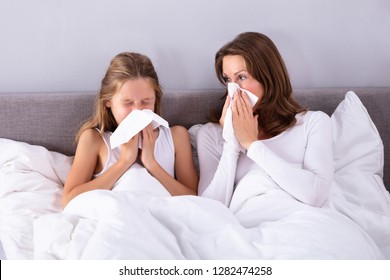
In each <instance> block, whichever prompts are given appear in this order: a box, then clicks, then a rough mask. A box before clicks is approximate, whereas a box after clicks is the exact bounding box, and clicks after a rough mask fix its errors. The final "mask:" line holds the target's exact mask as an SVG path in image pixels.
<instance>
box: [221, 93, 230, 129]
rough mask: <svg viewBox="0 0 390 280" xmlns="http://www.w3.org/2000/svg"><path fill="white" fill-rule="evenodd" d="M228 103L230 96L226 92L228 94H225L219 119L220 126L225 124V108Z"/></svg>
mask: <svg viewBox="0 0 390 280" xmlns="http://www.w3.org/2000/svg"><path fill="white" fill-rule="evenodd" d="M229 105H230V96H229V94H228V95H227V96H226V100H225V104H224V105H223V109H222V115H221V118H220V119H219V124H220V125H221V126H222V127H223V126H224V124H225V116H226V111H227V108H228V107H229Z"/></svg>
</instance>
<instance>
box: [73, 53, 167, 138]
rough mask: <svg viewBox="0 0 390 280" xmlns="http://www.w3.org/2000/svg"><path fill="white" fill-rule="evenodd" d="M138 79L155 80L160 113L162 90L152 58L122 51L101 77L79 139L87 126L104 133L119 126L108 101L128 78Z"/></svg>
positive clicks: (155, 105)
mask: <svg viewBox="0 0 390 280" xmlns="http://www.w3.org/2000/svg"><path fill="white" fill-rule="evenodd" d="M136 79H147V80H149V81H150V82H151V83H152V85H153V87H154V91H155V94H156V101H155V104H154V112H155V113H156V114H159V115H161V97H162V90H161V86H160V84H159V81H158V76H157V73H156V71H155V69H154V67H153V64H152V61H151V60H150V59H149V58H148V57H147V56H145V55H142V54H139V53H133V52H123V53H120V54H118V55H116V56H115V57H114V58H113V59H112V60H111V63H110V66H109V67H108V69H107V72H106V75H105V76H104V78H103V80H102V83H101V88H100V92H99V94H98V95H97V96H96V99H95V105H94V113H93V116H92V117H91V118H89V119H88V120H87V121H86V122H85V123H84V124H83V125H82V126H81V127H80V129H79V131H78V132H77V134H76V142H77V141H78V140H79V138H80V135H81V134H82V133H83V132H84V131H85V130H87V129H90V128H97V129H99V131H100V133H101V134H103V133H104V132H105V131H114V130H115V129H116V128H117V127H118V124H117V123H116V121H115V118H114V116H113V115H112V112H111V109H110V108H108V107H107V106H106V104H107V102H108V101H110V100H111V98H112V97H113V96H114V94H116V93H117V92H118V91H119V90H120V88H121V87H122V86H123V84H124V83H125V82H126V81H128V80H136Z"/></svg>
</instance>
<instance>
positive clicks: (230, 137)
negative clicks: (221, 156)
mask: <svg viewBox="0 0 390 280" xmlns="http://www.w3.org/2000/svg"><path fill="white" fill-rule="evenodd" d="M238 89H240V90H241V91H242V92H245V93H246V94H247V95H248V97H249V101H250V103H251V104H252V107H253V106H255V104H256V102H257V100H258V99H259V98H258V97H257V96H256V95H254V94H253V93H251V92H250V91H248V90H245V89H242V88H240V86H239V85H238V84H236V83H228V95H229V96H228V97H227V98H230V101H232V99H233V95H234V93H235V92H236V91H237V90H238ZM231 105H232V103H230V104H229V107H228V108H227V110H226V115H225V120H224V126H223V132H222V136H223V139H224V140H225V141H226V142H227V143H231V144H233V145H235V146H238V147H239V149H240V151H245V149H244V148H243V147H242V146H241V145H240V144H239V143H238V140H237V138H236V136H235V135H234V129H233V119H232V109H231Z"/></svg>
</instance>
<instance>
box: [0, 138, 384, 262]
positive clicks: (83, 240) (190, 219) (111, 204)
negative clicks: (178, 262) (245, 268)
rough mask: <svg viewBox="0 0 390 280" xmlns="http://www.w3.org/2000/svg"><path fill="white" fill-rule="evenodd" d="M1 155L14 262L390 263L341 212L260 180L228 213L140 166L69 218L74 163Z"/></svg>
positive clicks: (6, 233)
mask: <svg viewBox="0 0 390 280" xmlns="http://www.w3.org/2000/svg"><path fill="white" fill-rule="evenodd" d="M0 147H1V155H0V165H1V169H0V171H1V172H0V238H1V242H2V244H3V247H4V251H5V254H6V256H7V258H8V259H32V258H36V259H381V258H388V257H389V256H384V255H383V253H382V252H381V251H380V250H379V249H378V246H377V244H376V243H375V241H374V240H373V238H372V237H371V235H372V234H373V232H371V233H370V234H369V233H368V232H367V231H366V230H363V227H362V226H361V225H359V224H358V223H357V222H354V221H353V220H352V219H350V218H348V217H347V216H345V215H344V214H341V213H340V212H338V211H336V210H335V209H331V208H329V209H320V208H313V207H310V206H307V205H304V204H302V203H299V202H297V201H296V200H294V199H293V198H292V197H290V196H289V195H288V194H286V193H285V192H284V191H282V190H281V189H279V188H278V187H277V186H275V185H274V184H273V182H272V181H271V180H269V178H268V177H267V176H264V175H263V174H259V173H254V174H250V176H248V177H247V178H248V179H247V182H243V183H242V184H241V185H240V186H239V187H238V188H237V191H236V193H235V196H234V198H233V201H232V207H231V209H227V208H226V207H225V206H223V205H222V204H221V203H219V202H217V201H214V200H211V199H207V198H202V197H196V196H180V197H170V196H169V195H167V194H166V192H165V190H164V189H163V187H162V186H161V185H160V184H159V183H158V181H157V180H155V179H154V178H152V177H150V175H149V174H148V173H147V172H146V170H145V169H143V168H140V167H139V166H135V168H134V169H131V171H130V173H131V174H130V175H128V176H127V177H124V178H123V180H122V181H121V183H120V184H119V185H118V187H117V188H116V189H114V190H113V191H102V190H95V191H90V192H86V193H84V194H81V195H79V196H77V197H76V198H75V199H73V200H72V201H71V202H70V203H69V204H68V205H67V207H66V208H65V209H64V211H63V212H61V209H60V205H61V203H60V197H61V192H62V185H63V182H64V180H65V178H66V175H67V172H68V171H69V168H70V165H71V161H72V158H71V157H66V156H64V155H60V154H57V153H53V152H49V151H47V150H45V149H43V148H41V147H37V146H30V145H27V144H24V143H19V142H14V141H10V140H4V139H0ZM15 155H17V156H15ZM133 182H135V183H133ZM251 182H256V184H253V183H251ZM255 186H260V187H255ZM362 209H363V208H362ZM362 211H363V210H362ZM382 230H383V229H379V228H376V229H374V228H373V229H372V231H375V232H374V233H376V234H377V235H380V234H382V235H383V232H380V231H382ZM385 241H386V240H385ZM389 242H390V241H389ZM382 245H388V244H382Z"/></svg>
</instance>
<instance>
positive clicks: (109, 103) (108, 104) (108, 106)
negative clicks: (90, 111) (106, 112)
mask: <svg viewBox="0 0 390 280" xmlns="http://www.w3.org/2000/svg"><path fill="white" fill-rule="evenodd" d="M106 107H107V108H110V107H111V101H110V100H108V101H107V102H106Z"/></svg>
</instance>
